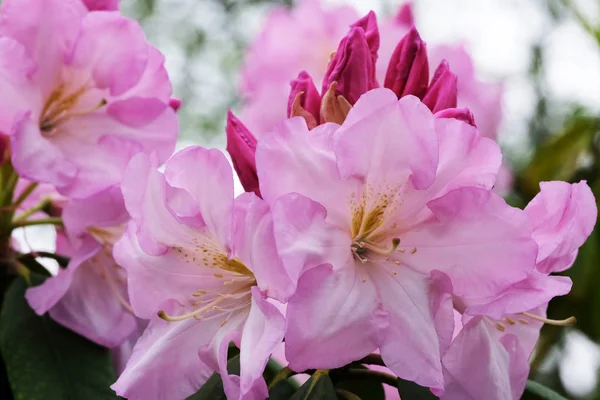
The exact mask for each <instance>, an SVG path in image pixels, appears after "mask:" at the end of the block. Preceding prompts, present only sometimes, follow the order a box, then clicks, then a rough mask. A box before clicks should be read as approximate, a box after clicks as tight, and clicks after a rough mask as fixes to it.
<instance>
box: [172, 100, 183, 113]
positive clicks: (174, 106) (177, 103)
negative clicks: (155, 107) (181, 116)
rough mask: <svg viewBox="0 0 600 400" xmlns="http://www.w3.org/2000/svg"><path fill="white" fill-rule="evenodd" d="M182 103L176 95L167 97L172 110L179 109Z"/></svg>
mask: <svg viewBox="0 0 600 400" xmlns="http://www.w3.org/2000/svg"><path fill="white" fill-rule="evenodd" d="M182 103H183V102H182V101H181V100H180V99H178V98H177V97H171V98H170V99H169V107H171V108H172V109H173V111H177V110H179V108H180V107H181V104H182Z"/></svg>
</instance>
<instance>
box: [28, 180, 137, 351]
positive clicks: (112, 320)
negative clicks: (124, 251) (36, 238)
mask: <svg viewBox="0 0 600 400" xmlns="http://www.w3.org/2000/svg"><path fill="white" fill-rule="evenodd" d="M62 217H63V220H64V223H65V229H66V232H67V234H68V237H67V236H65V235H63V234H59V235H58V239H57V252H58V253H59V254H63V255H67V256H70V257H71V261H70V262H69V265H68V266H67V267H66V268H65V269H62V268H61V269H59V271H58V274H57V275H56V276H53V277H51V278H48V279H47V280H46V281H45V282H44V283H43V284H42V285H40V286H37V287H34V288H31V289H28V290H27V293H26V298H27V300H28V301H29V304H30V305H31V307H32V308H33V309H34V310H35V312H36V313H38V314H40V315H42V314H44V313H46V312H49V314H50V316H51V317H52V319H54V320H55V321H57V322H58V323H60V324H62V325H64V326H66V327H67V328H69V329H71V330H73V331H75V332H77V333H79V334H80V335H83V336H85V337H87V338H88V339H90V340H92V341H94V342H96V343H98V344H101V345H103V346H107V347H115V346H119V345H121V344H122V343H123V342H124V341H126V340H127V339H128V338H129V337H130V336H131V335H132V333H133V332H134V330H135V329H136V318H135V317H134V315H133V314H132V312H131V309H130V306H129V302H128V295H127V288H126V280H125V279H126V274H125V270H123V269H122V268H121V267H119V266H118V265H117V264H116V263H115V260H114V259H113V257H112V246H113V244H114V243H115V241H116V240H117V239H118V238H119V237H120V236H121V234H122V232H123V231H124V227H125V223H126V222H127V220H128V218H129V216H128V214H127V212H126V210H125V207H124V204H123V198H122V195H121V192H120V189H119V188H118V187H111V188H108V189H105V190H104V191H102V192H99V193H97V194H96V195H94V196H92V197H89V198H86V199H82V200H70V201H69V203H68V204H67V205H66V206H65V207H64V209H63V213H62Z"/></svg>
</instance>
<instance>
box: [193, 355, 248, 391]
mask: <svg viewBox="0 0 600 400" xmlns="http://www.w3.org/2000/svg"><path fill="white" fill-rule="evenodd" d="M230 350H231V349H230ZM227 371H228V372H229V373H230V374H235V375H239V374H240V355H239V352H238V354H237V355H235V356H233V357H231V358H230V359H229V360H228V361H227ZM187 400H227V396H225V390H224V389H223V381H222V380H221V375H219V374H217V373H214V374H212V376H211V377H210V378H208V380H207V381H206V383H205V384H204V385H202V387H201V388H200V390H198V391H197V392H196V393H195V394H193V395H191V396H190V397H188V398H187Z"/></svg>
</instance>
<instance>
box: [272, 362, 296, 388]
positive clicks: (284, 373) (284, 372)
mask: <svg viewBox="0 0 600 400" xmlns="http://www.w3.org/2000/svg"><path fill="white" fill-rule="evenodd" d="M294 375H296V373H295V372H294V371H292V370H291V369H289V368H288V367H283V368H281V370H280V371H279V372H278V373H277V375H275V378H273V380H272V381H271V383H270V384H269V387H268V389H269V390H271V389H273V388H274V387H275V385H277V384H278V383H279V382H281V381H285V380H286V379H287V378H289V377H290V376H294Z"/></svg>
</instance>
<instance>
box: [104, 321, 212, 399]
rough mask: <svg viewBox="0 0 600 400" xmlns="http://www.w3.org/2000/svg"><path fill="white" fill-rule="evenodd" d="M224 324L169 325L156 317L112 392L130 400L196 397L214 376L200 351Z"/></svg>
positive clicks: (169, 323) (191, 322) (181, 322)
mask: <svg viewBox="0 0 600 400" xmlns="http://www.w3.org/2000/svg"><path fill="white" fill-rule="evenodd" d="M220 323H221V321H220V320H218V319H210V320H207V321H197V320H195V319H194V318H189V319H187V320H185V321H179V322H167V321H163V320H161V319H160V318H158V317H154V319H152V320H151V321H150V325H148V328H146V331H145V332H144V334H143V335H142V337H141V338H140V339H139V341H138V342H137V344H136V345H135V348H134V350H133V355H132V356H131V358H130V359H129V362H128V363H127V366H126V367H125V370H124V371H123V373H122V374H121V376H119V379H118V380H117V382H115V383H114V384H113V385H112V386H111V388H112V389H113V390H114V391H115V392H117V394H118V395H119V396H123V397H126V398H128V399H130V400H145V399H157V400H169V399H183V398H186V397H188V396H190V395H192V394H193V393H195V392H196V391H197V390H198V389H199V388H200V387H201V386H202V384H204V382H206V380H207V379H208V378H209V377H210V376H211V375H212V373H213V369H212V368H210V367H208V366H207V365H206V364H205V363H203V362H202V361H201V360H200V359H199V358H198V349H199V348H201V347H202V346H203V345H206V344H208V343H209V342H210V341H211V339H212V337H213V336H214V334H215V333H216V332H217V331H218V330H219V328H220V325H219V324H220Z"/></svg>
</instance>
